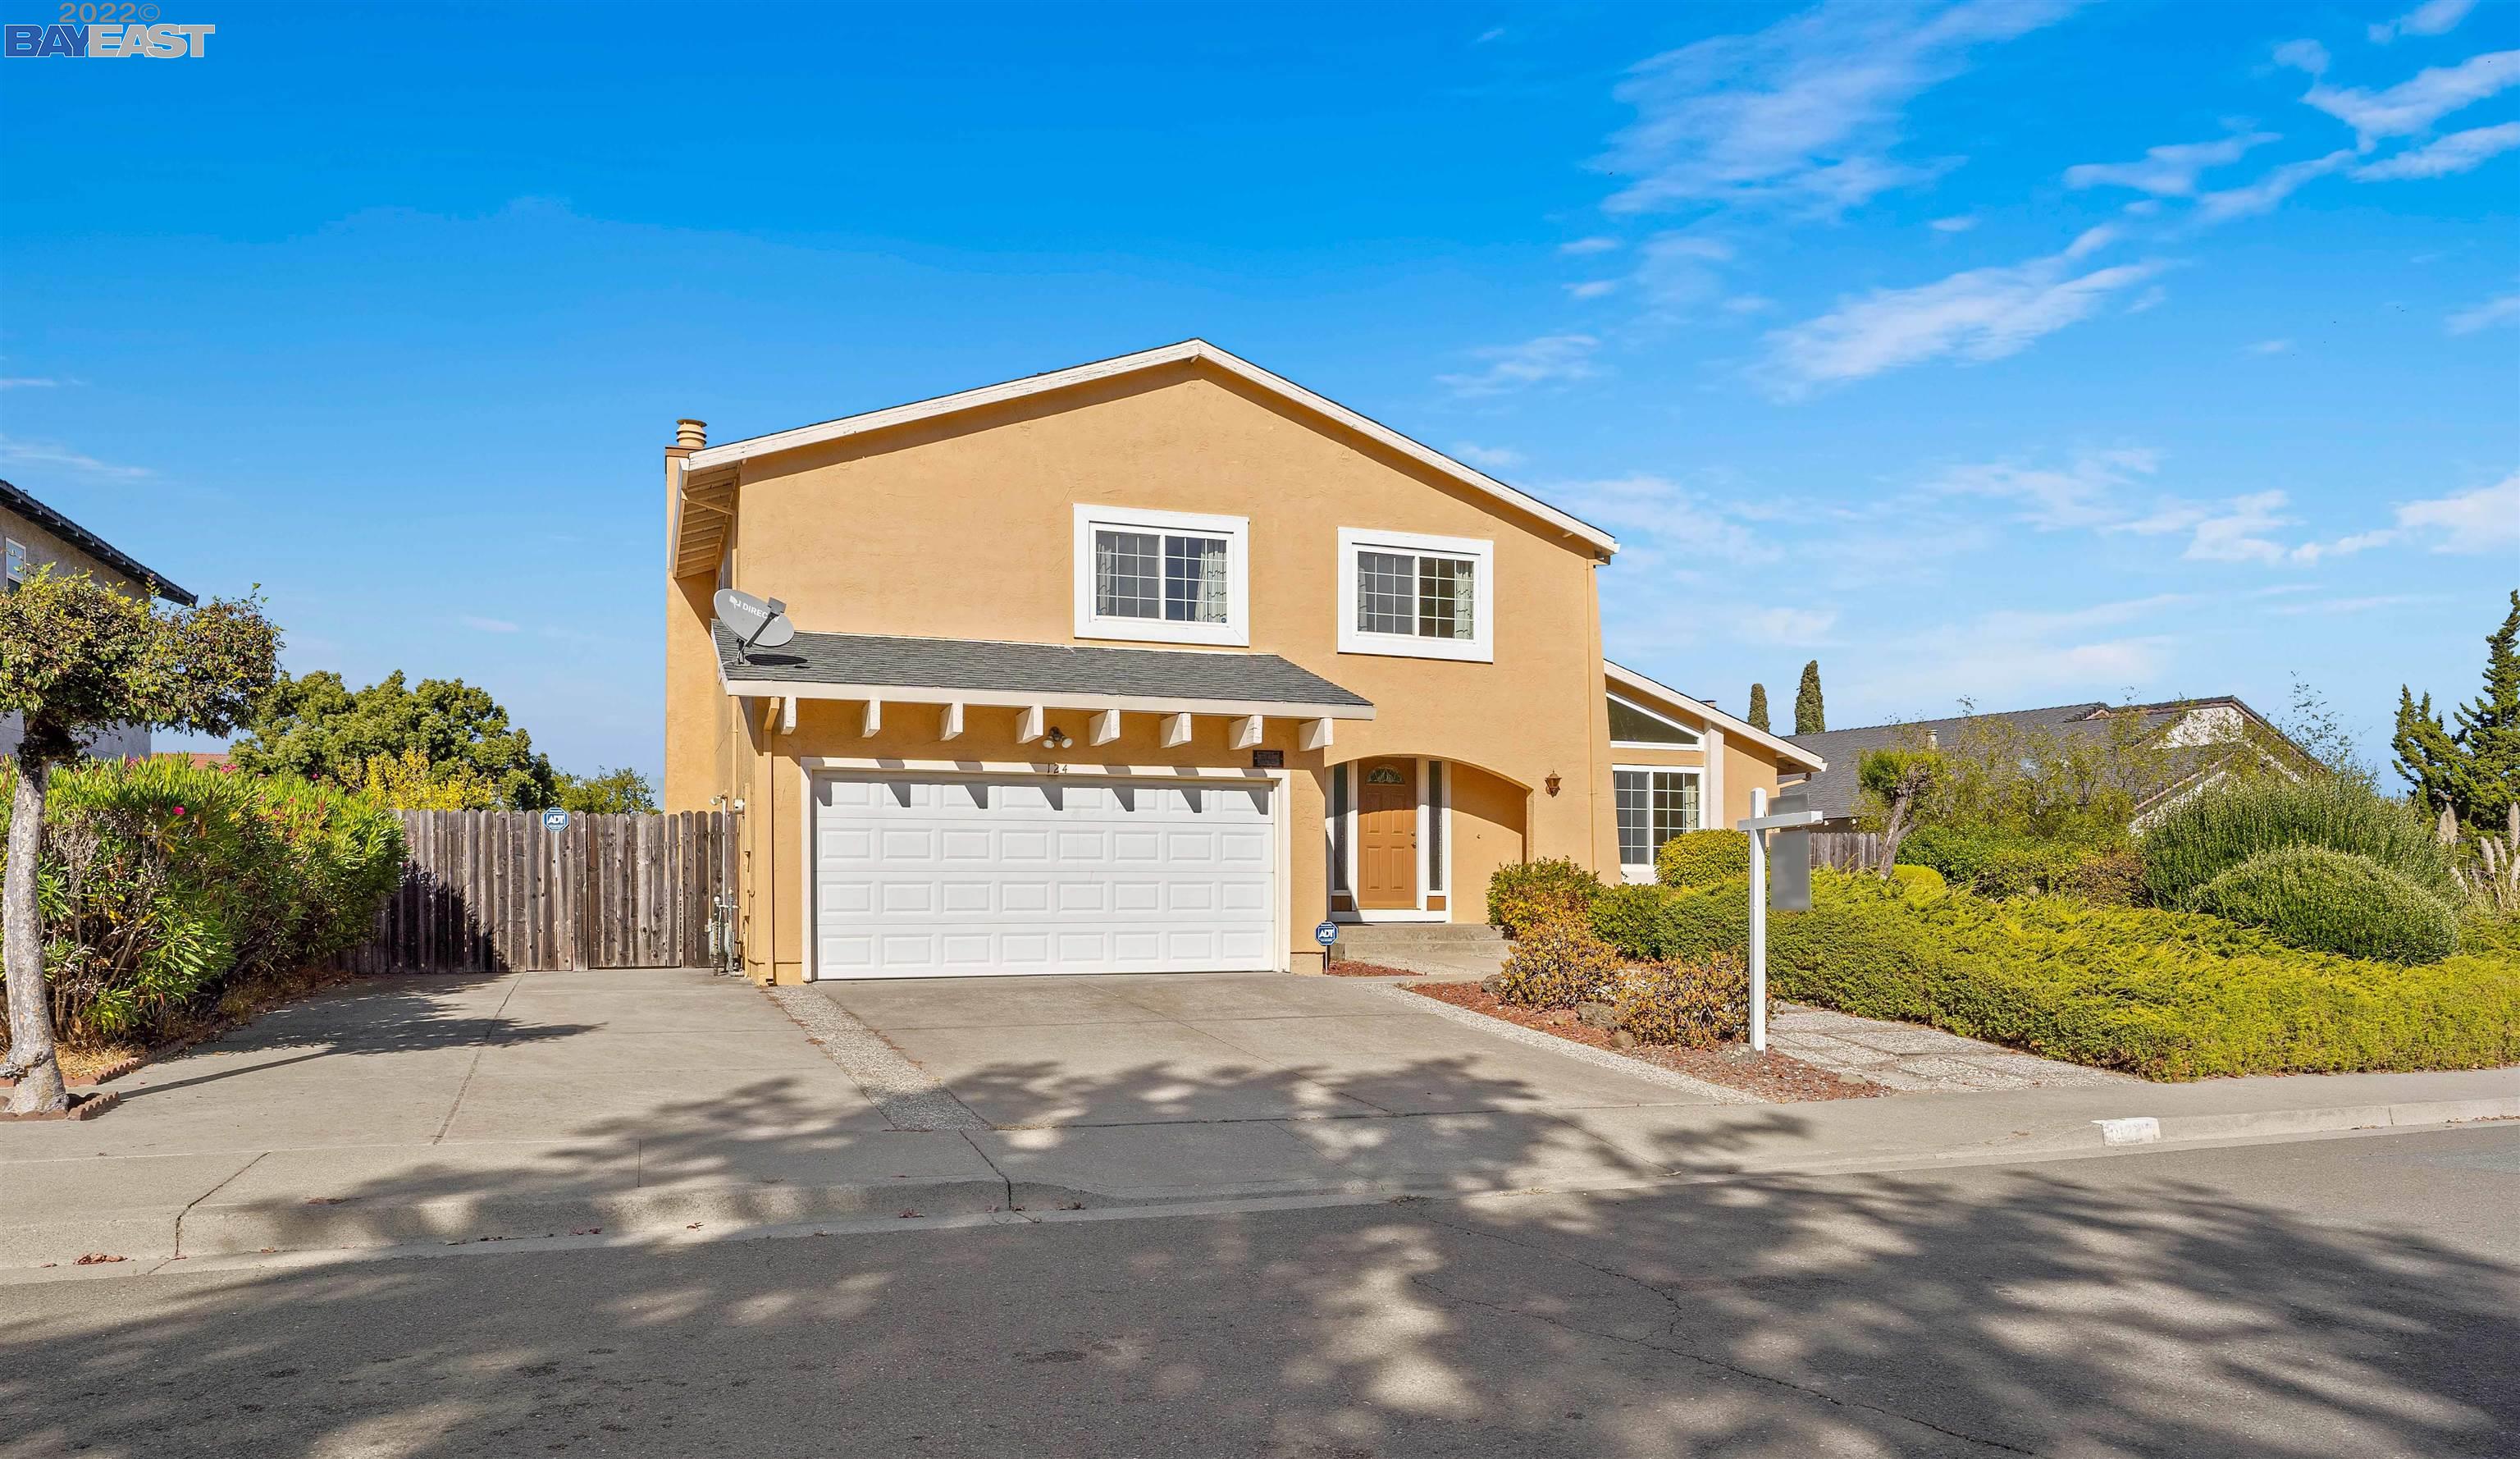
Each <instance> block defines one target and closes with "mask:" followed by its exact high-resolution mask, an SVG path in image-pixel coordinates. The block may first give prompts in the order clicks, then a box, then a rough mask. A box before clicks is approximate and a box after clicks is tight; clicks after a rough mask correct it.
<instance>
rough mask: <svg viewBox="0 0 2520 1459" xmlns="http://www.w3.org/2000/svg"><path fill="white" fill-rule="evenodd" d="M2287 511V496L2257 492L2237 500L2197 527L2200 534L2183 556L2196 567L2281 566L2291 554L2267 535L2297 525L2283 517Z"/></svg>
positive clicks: (2195, 536)
mask: <svg viewBox="0 0 2520 1459" xmlns="http://www.w3.org/2000/svg"><path fill="white" fill-rule="evenodd" d="M2283 508H2284V494H2283V493H2282V492H2280V491H2253V492H2250V493H2249V494H2248V495H2246V496H2236V497H2233V498H2231V500H2230V501H2228V502H2227V503H2225V504H2224V507H2223V510H2222V511H2220V512H2216V513H2212V514H2210V515H2208V516H2206V517H2205V518H2204V519H2202V520H2201V521H2199V522H2197V523H2196V524H2195V532H2196V534H2195V535H2194V536H2193V537H2190V538H2189V539H2188V541H2187V550H2186V551H2185V552H2183V553H2181V554H2180V556H2182V557H2183V558H2185V559H2187V560H2188V561H2189V562H2194V563H2280V562H2282V561H2284V559H2285V558H2286V557H2287V556H2288V555H2289V554H2288V553H2287V551H2286V549H2285V548H2284V547H2283V546H2282V545H2281V544H2279V543H2276V542H2274V541H2273V540H2271V539H2270V538H2269V537H2268V536H2267V535H2266V534H2267V533H2269V532H2272V531H2273V530H2274V529H2276V528H2277V527H2282V526H2289V525H2291V524H2293V522H2294V519H2293V518H2290V517H2286V516H2284V515H2283Z"/></svg>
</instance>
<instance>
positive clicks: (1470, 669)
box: [664, 341, 1822, 982]
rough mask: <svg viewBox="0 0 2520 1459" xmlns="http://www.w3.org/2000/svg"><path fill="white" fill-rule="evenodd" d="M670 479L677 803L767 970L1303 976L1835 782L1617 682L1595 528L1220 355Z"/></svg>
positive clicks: (928, 415) (1641, 873)
mask: <svg viewBox="0 0 2520 1459" xmlns="http://www.w3.org/2000/svg"><path fill="white" fill-rule="evenodd" d="M665 454H666V460H665V485H666V498H667V518H668V528H667V535H668V542H669V550H668V564H669V566H668V577H669V579H670V582H669V587H668V591H667V604H668V609H667V623H666V646H665V686H666V696H665V784H664V805H665V808H666V809H667V810H697V809H703V808H707V807H710V806H713V805H723V804H728V803H731V802H739V801H740V802H742V806H743V808H744V818H743V843H742V876H741V878H740V881H739V894H740V900H741V915H742V923H741V927H740V933H741V935H742V945H743V953H744V958H745V961H746V962H747V964H748V965H749V968H750V971H751V972H752V974H753V975H754V976H755V977H757V978H765V979H772V978H775V979H776V980H779V981H783V982H786V981H793V980H802V979H809V978H816V977H824V978H854V977H913V976H931V975H941V974H1020V973H1071V972H1072V973H1090V972H1132V971H1189V970H1202V969H1215V970H1224V969H1285V968H1297V969H1318V968H1319V967H1320V966H1321V959H1322V951H1321V947H1320V944H1319V943H1318V942H1317V941H1316V940H1315V936H1314V929H1315V925H1316V924H1318V923H1322V922H1325V921H1330V922H1352V921H1362V922H1383V921H1394V922H1464V923H1475V922H1483V921H1485V920H1486V916H1487V910H1486V892H1487V882H1488V877H1489V874H1490V873H1491V872H1493V871H1494V870H1495V869H1496V868H1497V867H1499V866H1501V865H1504V864H1506V863H1508V862H1516V861H1521V860H1524V859H1528V858H1539V857H1549V856H1569V857H1573V858H1574V859H1575V860H1577V861H1579V862H1581V863H1583V864H1584V865H1586V866H1589V867H1592V868H1594V869H1596V870H1598V871H1599V872H1601V873H1603V874H1604V875H1606V876H1609V877H1613V878H1615V877H1617V876H1619V875H1621V874H1622V872H1623V871H1624V872H1626V873H1627V874H1628V875H1631V876H1635V877H1639V878H1645V877H1650V875H1651V862H1652V850H1653V847H1654V846H1655V845H1656V844H1658V843H1660V842H1661V841H1662V840H1663V839H1665V838H1667V837H1669V836H1671V835H1674V834H1677V833H1678V832H1680V831H1683V830H1687V829H1690V828H1692V827H1695V826H1698V825H1700V824H1706V823H1714V822H1718V821H1720V820H1724V819H1729V818H1737V817H1738V816H1741V815H1743V814H1746V807H1747V805H1748V801H1749V793H1750V790H1751V788H1752V787H1753V786H1774V785H1775V783H1776V777H1777V772H1778V766H1779V765H1783V766H1787V767H1790V768H1793V769H1795V770H1802V769H1818V768H1820V767H1821V763H1822V762H1821V760H1820V758H1819V756H1817V755H1815V754H1813V753H1811V752H1807V751H1802V750H1798V749H1796V748H1794V747H1793V746H1791V745H1788V744H1786V743H1784V742H1783V741H1781V740H1778V739H1776V738H1774V737H1772V736H1770V735H1767V734H1765V733H1762V732H1760V731H1758V730H1754V729H1752V728H1751V727H1750V726H1748V725H1747V724H1744V723H1743V722H1741V721H1740V720H1737V719H1734V718H1733V717H1732V716H1731V715H1728V714H1723V713H1719V712H1717V711H1716V710H1715V709H1714V708H1713V707H1711V706H1708V705H1705V704H1702V703H1700V702H1699V701H1697V700H1694V699H1691V698H1689V697H1688V696H1687V695H1685V694H1681V693H1678V692H1676V691H1674V690H1672V689H1670V688H1667V687H1665V686H1663V685H1661V684H1657V683H1655V682H1654V681H1652V680H1651V679H1648V678H1645V677H1644V676H1643V675H1642V674H1639V673H1636V672H1634V671H1632V670H1629V669H1625V668H1621V667H1619V666H1618V665H1616V664H1612V663H1606V662H1604V661H1603V660H1602V657H1601V629H1600V607H1599V601H1598V591H1597V588H1596V585H1595V583H1596V575H1597V573H1598V571H1599V570H1600V569H1601V568H1603V567H1604V566H1605V565H1607V564H1608V563H1609V562H1610V560H1611V556H1612V554H1613V553H1614V552H1615V551H1616V549H1617V545H1618V544H1617V543H1616V542H1615V541H1614V540H1613V539H1612V538H1611V537H1610V535H1609V534H1608V533H1606V532H1604V531H1602V530H1601V529H1600V528H1598V527H1597V526H1594V525H1592V524H1588V523H1585V522H1582V521H1579V520H1578V519H1576V518H1574V517H1571V516H1569V515H1567V514H1566V513H1564V512H1561V511H1558V510H1557V509H1555V508H1553V507H1551V506H1550V505H1548V504H1547V503H1545V502H1541V501H1538V500H1536V499H1534V498H1532V497H1530V496H1528V495H1526V494H1524V493H1523V492H1521V491H1518V490H1516V489H1514V488H1513V487H1511V486H1508V485H1507V484H1505V483H1504V482H1502V481H1499V480H1496V479H1493V478H1491V477H1488V476H1486V475H1484V474H1482V473H1480V472H1478V471H1475V470H1473V469H1471V468H1470V467H1467V466H1464V465H1463V464H1462V463H1460V462H1458V461H1454V460H1452V459H1450V458H1449V457H1446V456H1443V455H1441V454H1439V453H1437V452H1435V451H1433V450H1430V449H1428V448H1427V447H1425V446H1423V445H1420V444H1418V442H1416V441H1413V440H1410V439H1408V438H1407V437H1405V436H1402V435H1400V434H1398V433H1395V432H1392V431H1390V430H1388V429H1387V428H1385V427H1383V426H1380V425H1377V424H1375V423H1374V422H1373V421H1370V420H1368V419H1366V418H1365V417H1363V416H1361V415H1358V414H1357V413H1355V412H1354V411H1351V410H1349V409H1347V408H1345V407H1344V406H1340V405H1338V404H1335V403H1333V402H1332V401H1329V400H1327V399H1324V398H1323V397H1321V396H1319V395H1316V394H1314V393H1312V392H1311V391H1309V390H1306V389H1304V388H1301V387H1299V386H1296V385H1294V384H1292V383H1290V382H1288V381H1285V380H1283V379H1281V378H1279V377H1278V376H1275V375H1272V374H1270V373H1269V372H1267V371H1265V370H1262V369H1259V368H1257V367H1256V366H1253V365H1251V364H1248V363H1246V362H1244V361H1242V360H1240V359H1238V358H1236V357H1235V356H1233V355H1231V354H1228V353H1226V352H1225V351H1224V350H1221V349H1218V348H1216V347H1215V346H1214V345H1211V344H1207V343H1204V342H1198V341H1191V342H1185V343H1181V344H1175V345H1168V346H1166V347H1164V348H1160V349H1152V350H1148V351H1145V352H1143V353H1139V354H1133V355H1127V356H1123V357H1121V358H1118V359H1111V360H1104V361H1101V362H1099V363H1095V364H1090V365H1083V366H1079V367H1077V368H1074V369H1070V370H1062V371H1058V372H1057V373H1054V374H1049V375H1037V376H1032V377H1029V378H1027V379H1023V380H1017V381H1012V382H1009V383H1007V384H1004V385H998V386H991V387H987V388H981V389H974V390H967V391H965V392H963V393H960V394H955V395H947V396H943V397H940V398H937V399H932V400H924V401H921V402H918V403H915V404H910V405H902V406H896V407H894V408H891V409H888V410H879V411H875V412H872V413H870V414H866V415H858V416H850V417H847V418H845V419H842V420H836V421H830V422H826V423H824V424H822V425H817V426H806V427H802V428H799V429H797V430H792V431H784V432H780V433H776V434H771V435H762V436H755V437H753V438H751V439H748V440H739V441H735V442H732V443H728V444H724V445H716V446H711V445H708V444H706V441H705V435H704V433H703V430H702V428H701V426H700V423H698V422H697V421H686V422H683V423H682V425H681V428H680V431H679V440H678V443H677V444H676V445H675V446H673V447H671V448H669V449H668V450H667V451H666V453H665ZM729 586H731V587H736V588H741V589H743V590H745V591H748V592H751V593H755V594H759V595H761V596H764V597H770V598H777V599H780V600H783V601H784V602H785V603H786V604H787V612H788V614H789V616H790V617H791V618H792V619H793V621H794V623H795V624H796V626H797V628H798V629H799V630H800V631H799V632H798V633H797V635H796V637H795V639H794V640H793V641H792V642H789V643H787V644H786V645H785V646H783V647H780V648H778V649H775V650H766V651H765V650H756V651H754V652H751V653H749V654H746V653H744V652H743V651H742V649H741V647H740V646H739V644H738V642H737V640H736V637H735V636H734V635H733V634H732V633H731V632H730V631H728V630H727V629H726V628H725V627H724V626H723V625H720V624H717V623H715V621H714V614H713V611H712V608H711V595H712V593H713V592H714V591H715V590H717V589H719V588H721V587H729ZM1719 806H1720V807H1722V814H1721V815H1720V816H1719V815H1717V814H1716V813H1715V811H1714V808H1715V807H1719Z"/></svg>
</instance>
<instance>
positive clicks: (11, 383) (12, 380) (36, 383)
mask: <svg viewBox="0 0 2520 1459" xmlns="http://www.w3.org/2000/svg"><path fill="white" fill-rule="evenodd" d="M60 384H61V382H60V381H58V380H54V379H51V378H49V377H47V376H42V375H0V390H41V389H50V388H53V387H54V386H57V385H60Z"/></svg>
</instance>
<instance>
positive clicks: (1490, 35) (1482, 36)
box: [1470, 0, 2441, 46]
mask: <svg viewBox="0 0 2520 1459" xmlns="http://www.w3.org/2000/svg"><path fill="white" fill-rule="evenodd" d="M2434 3H2435V4H2440V3H2441V0H2434ZM1504 38H1505V27H1504V26H1503V25H1491V26H1489V27H1488V28H1487V29H1485V30H1482V31H1480V32H1479V33H1478V38H1477V39H1475V40H1473V41H1471V42H1470V44H1471V45H1474V46H1483V45H1486V44H1487V43H1488V42H1489V41H1492V40H1502V39H1504Z"/></svg>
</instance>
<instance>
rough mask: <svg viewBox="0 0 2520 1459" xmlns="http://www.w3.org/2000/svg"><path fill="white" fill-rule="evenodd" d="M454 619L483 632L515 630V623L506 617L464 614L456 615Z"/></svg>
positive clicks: (511, 631) (509, 631)
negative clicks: (477, 616)
mask: <svg viewBox="0 0 2520 1459" xmlns="http://www.w3.org/2000/svg"><path fill="white" fill-rule="evenodd" d="M456 621H457V622H459V623H462V624H463V625H464V626H465V627H467V628H477V629H479V630H480V631H481V632H483V633H514V632H516V631H517V625H516V624H514V623H511V622H509V621H508V620H507V619H506V618H476V617H474V616H472V615H471V614H465V615H464V616H461V617H458V618H457V619H456Z"/></svg>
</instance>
